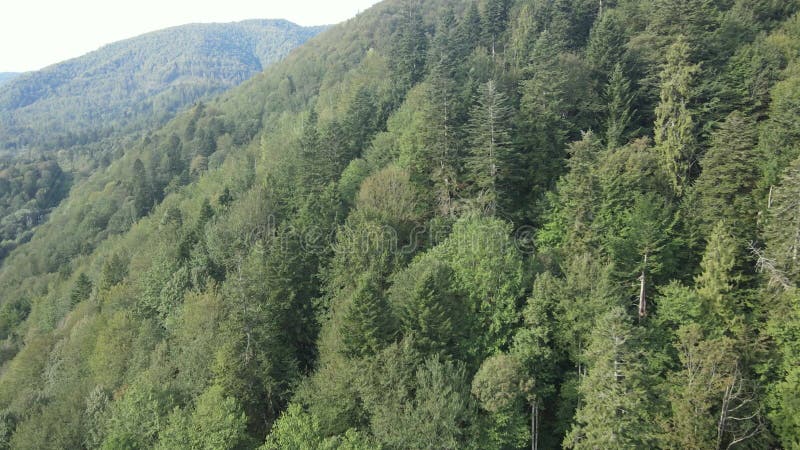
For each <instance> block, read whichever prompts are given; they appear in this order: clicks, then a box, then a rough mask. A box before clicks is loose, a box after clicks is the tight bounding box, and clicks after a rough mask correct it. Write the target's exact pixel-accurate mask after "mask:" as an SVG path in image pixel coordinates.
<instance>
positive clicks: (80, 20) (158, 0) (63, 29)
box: [0, 0, 378, 72]
mask: <svg viewBox="0 0 800 450" xmlns="http://www.w3.org/2000/svg"><path fill="white" fill-rule="evenodd" d="M375 3H378V0H260V1H258V0H125V1H119V0H7V1H4V2H3V4H2V6H0V72H25V71H29V70H38V69H41V68H43V67H45V66H49V65H51V64H55V63H57V62H61V61H64V60H67V59H70V58H74V57H77V56H80V55H83V54H85V53H88V52H90V51H92V50H96V49H98V48H100V47H102V46H103V45H105V44H110V43H111V42H114V41H119V40H121V39H126V38H130V37H134V36H137V35H140V34H143V33H147V32H149V31H155V30H159V29H162V28H167V27H171V26H175V25H183V24H187V23H196V22H235V21H239V20H245V19H287V20H290V21H292V22H295V23H297V24H300V25H325V24H334V23H338V22H341V21H344V20H346V19H349V18H350V17H353V16H355V15H356V14H357V13H358V12H359V11H363V10H365V9H367V8H369V7H370V6H371V5H373V4H375Z"/></svg>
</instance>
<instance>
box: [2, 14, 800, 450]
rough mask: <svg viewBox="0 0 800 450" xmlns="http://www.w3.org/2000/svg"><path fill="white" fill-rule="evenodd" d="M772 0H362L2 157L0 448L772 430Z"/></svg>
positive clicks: (533, 444) (795, 132)
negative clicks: (217, 70)
mask: <svg viewBox="0 0 800 450" xmlns="http://www.w3.org/2000/svg"><path fill="white" fill-rule="evenodd" d="M798 12H800V2H798V1H796V0H606V1H597V0H463V1H461V0H425V1H420V0H385V1H383V2H381V3H379V4H377V5H376V6H374V7H372V8H370V9H369V10H366V11H364V12H362V13H360V14H359V15H358V16H356V17H355V18H353V19H351V20H348V21H346V22H344V23H341V24H339V25H336V26H333V27H330V28H328V29H327V30H325V31H323V32H322V33H320V34H319V35H317V36H316V37H314V38H311V39H310V40H309V41H308V42H306V43H305V44H303V45H301V46H299V47H297V48H296V49H295V50H294V51H292V52H291V53H289V54H288V56H286V58H285V59H283V60H282V61H280V62H277V63H275V64H273V65H272V66H270V67H268V68H267V69H266V70H264V71H263V73H261V74H258V75H256V76H254V77H253V78H251V79H249V80H248V81H245V82H243V83H242V84H241V85H240V86H238V87H235V88H233V89H230V90H228V91H226V92H223V93H221V94H219V95H217V96H215V97H213V98H209V99H206V100H204V101H202V102H200V101H198V102H196V103H194V105H193V106H192V107H191V108H190V109H189V110H187V111H185V112H182V113H179V114H177V116H176V117H174V118H173V119H172V120H170V121H168V122H167V123H165V124H164V125H158V126H154V127H153V128H150V129H147V130H146V131H144V132H142V133H140V134H139V135H135V136H133V135H131V136H126V137H125V138H124V139H122V138H120V139H114V138H109V139H107V140H106V141H103V142H104V143H105V144H104V145H107V146H108V147H110V148H111V149H112V150H109V151H104V152H102V154H103V155H104V156H103V157H104V158H105V160H104V161H103V162H102V163H98V162H94V161H92V159H93V155H94V153H91V152H88V153H82V154H81V155H82V156H81V158H82V159H80V161H79V167H83V168H84V169H83V172H82V173H83V175H82V176H81V177H80V179H78V180H74V181H72V180H70V179H69V176H70V173H69V171H65V172H67V173H65V174H63V175H59V173H60V172H58V171H55V170H54V169H53V170H52V172H51V171H50V170H51V169H50V168H51V163H50V162H48V160H47V159H46V158H45V157H43V156H41V157H37V158H29V159H28V160H11V161H9V162H8V163H4V164H5V165H3V166H0V167H2V170H0V188H2V187H3V186H6V185H7V186H9V190H8V191H7V190H6V189H5V188H2V190H0V192H2V193H3V194H4V195H0V208H4V209H2V210H0V212H2V211H6V210H14V211H17V210H19V209H20V208H24V207H26V206H25V205H36V206H35V207H37V208H52V212H50V214H49V216H48V217H47V219H46V220H45V221H44V223H42V224H41V225H39V226H38V227H37V228H36V229H35V230H34V231H33V232H32V233H30V234H31V236H26V238H25V240H24V242H23V241H20V242H19V245H16V246H15V248H14V249H13V250H10V252H9V254H8V255H7V256H6V257H5V259H4V260H2V261H0V339H1V340H2V343H1V344H0V364H2V369H0V448H9V449H12V448H13V449H106V450H109V449H149V448H155V449H232V450H233V449H259V450H272V449H297V450H301V449H303V450H305V449H342V450H345V449H351V450H355V449H524V448H531V449H533V450H537V449H551V448H566V449H576V450H577V449H646V448H654V449H655V448H659V449H787V450H788V449H800V290H798V286H800V261H798V253H799V252H800V121H799V120H798V117H800V15H798ZM45 148H46V147H45ZM45 154H46V152H45ZM62 167H66V166H65V165H63V166H62ZM45 172H47V175H46V176H45V175H44V174H45ZM28 173H32V174H33V175H31V176H27V175H26V174H28ZM36 177H38V178H39V179H41V180H42V182H41V183H38V184H37V183H33V184H32V183H30V182H28V181H27V180H28V179H29V178H30V179H34V178H36ZM62 177H66V178H63V180H66V182H71V189H70V190H69V192H60V193H58V194H56V193H55V192H52V190H56V191H58V189H59V188H58V186H62V185H61V184H59V183H62V182H63V180H62ZM44 180H47V181H46V182H45V181H44ZM6 192H9V194H5V193H6ZM62 197H63V199H62ZM3 214H7V213H5V212H3ZM4 217H5V216H4ZM3 220H4V221H3V222H2V223H3V224H5V223H6V219H5V218H4V219H3ZM4 226H5V225H4ZM4 229H5V228H0V233H2V232H4V231H3V230H4ZM0 236H2V235H0Z"/></svg>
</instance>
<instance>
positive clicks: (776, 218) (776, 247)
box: [764, 158, 800, 285]
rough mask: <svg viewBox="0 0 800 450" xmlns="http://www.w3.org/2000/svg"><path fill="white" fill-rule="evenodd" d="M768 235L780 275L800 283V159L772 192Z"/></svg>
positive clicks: (769, 247) (770, 257) (769, 246)
mask: <svg viewBox="0 0 800 450" xmlns="http://www.w3.org/2000/svg"><path fill="white" fill-rule="evenodd" d="M764 236H765V238H766V242H767V252H768V257H769V259H770V260H772V261H774V264H775V266H776V267H775V268H776V269H777V271H778V272H777V273H776V274H777V275H779V276H780V277H785V278H787V281H790V282H792V283H794V284H795V285H796V284H797V283H798V281H800V158H798V159H796V160H795V161H794V162H793V163H792V165H791V166H789V167H788V168H787V169H786V171H784V173H783V177H782V178H781V182H780V184H779V185H778V186H775V188H774V189H773V190H772V193H771V194H770V199H769V205H768V219H767V223H766V226H765V230H764ZM784 284H785V283H784Z"/></svg>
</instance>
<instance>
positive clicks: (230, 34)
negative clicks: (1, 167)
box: [0, 20, 324, 151]
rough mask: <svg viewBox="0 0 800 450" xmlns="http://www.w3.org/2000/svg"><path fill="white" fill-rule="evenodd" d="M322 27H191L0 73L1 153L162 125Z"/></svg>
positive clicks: (274, 23) (273, 23) (266, 23)
mask: <svg viewBox="0 0 800 450" xmlns="http://www.w3.org/2000/svg"><path fill="white" fill-rule="evenodd" d="M323 29H324V27H301V26H299V25H295V24H293V23H291V22H288V21H285V20H246V21H242V22H235V23H213V24H189V25H182V26H177V27H172V28H168V29H164V30H159V31H155V32H151V33H147V34H144V35H141V36H137V37H134V38H131V39H127V40H124V41H120V42H115V43H113V44H109V45H106V46H104V47H102V48H100V49H98V50H96V51H93V52H91V53H88V54H86V55H83V56H80V57H77V58H74V59H70V60H68V61H64V62H61V63H58V64H54V65H52V66H49V67H46V68H44V69H42V70H39V71H33V72H27V73H23V74H13V73H0V151H2V150H14V151H19V150H28V149H30V148H31V147H34V148H38V149H42V148H44V149H47V150H50V151H52V150H57V149H64V148H68V147H72V146H75V145H86V144H90V143H93V142H96V141H98V140H100V139H102V138H105V137H108V136H118V135H120V134H123V133H130V132H136V131H142V130H147V129H152V128H156V127H159V126H161V125H163V124H164V122H166V121H168V120H169V119H171V118H172V117H174V115H175V113H176V112H179V111H182V110H184V109H186V107H187V106H191V105H192V104H193V103H195V102H197V101H199V100H205V99H206V98H208V97H210V96H212V95H213V94H216V93H219V92H221V91H223V90H225V89H227V88H230V87H232V86H236V85H238V84H240V83H242V82H243V81H245V80H247V79H248V78H250V77H251V76H253V75H254V74H256V73H259V72H261V71H262V70H264V69H265V68H266V67H268V66H269V65H270V64H273V63H275V62H277V61H280V60H281V59H282V58H283V57H284V56H286V55H287V54H288V53H289V52H290V51H292V50H293V49H294V48H295V47H297V46H298V45H300V44H302V43H304V42H305V41H307V40H308V39H309V38H311V37H313V36H314V35H316V34H317V33H319V32H320V31H322V30H323Z"/></svg>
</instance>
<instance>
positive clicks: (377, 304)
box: [341, 274, 396, 357]
mask: <svg viewBox="0 0 800 450" xmlns="http://www.w3.org/2000/svg"><path fill="white" fill-rule="evenodd" d="M346 308H347V310H346V311H345V312H344V317H343V318H342V325H341V336H342V345H343V351H344V353H345V355H346V356H350V357H362V356H368V355H372V354H375V353H377V352H378V351H380V350H381V349H383V348H384V347H385V346H386V345H388V344H389V343H391V341H392V339H393V338H394V336H395V334H396V331H395V323H394V320H393V317H392V315H391V310H390V308H389V305H388V303H387V302H386V298H385V297H384V294H383V292H382V291H381V289H380V288H379V286H378V285H377V283H376V281H375V280H374V276H373V275H372V274H366V275H364V276H363V277H362V278H361V280H360V281H359V284H358V286H357V287H356V289H355V291H354V292H353V294H352V295H351V297H350V301H349V304H348V305H347V306H346Z"/></svg>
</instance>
